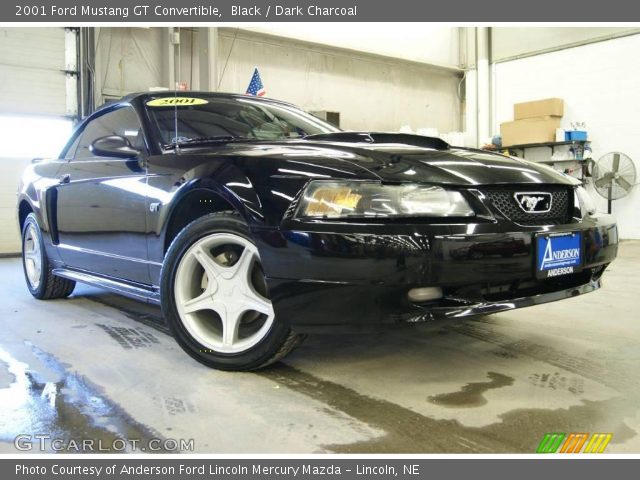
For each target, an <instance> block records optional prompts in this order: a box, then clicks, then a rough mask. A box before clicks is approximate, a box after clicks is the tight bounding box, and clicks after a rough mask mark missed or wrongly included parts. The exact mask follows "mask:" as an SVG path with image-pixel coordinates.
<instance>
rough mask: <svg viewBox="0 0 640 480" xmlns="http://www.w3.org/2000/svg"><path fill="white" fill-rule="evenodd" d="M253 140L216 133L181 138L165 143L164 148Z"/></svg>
mask: <svg viewBox="0 0 640 480" xmlns="http://www.w3.org/2000/svg"><path fill="white" fill-rule="evenodd" d="M247 140H253V139H252V138H247V137H238V136H235V135H217V136H212V137H198V138H189V139H187V140H181V141H179V142H173V143H170V144H168V145H165V148H170V149H174V148H180V147H186V146H189V145H201V144H205V143H229V142H238V141H242V142H244V141H247Z"/></svg>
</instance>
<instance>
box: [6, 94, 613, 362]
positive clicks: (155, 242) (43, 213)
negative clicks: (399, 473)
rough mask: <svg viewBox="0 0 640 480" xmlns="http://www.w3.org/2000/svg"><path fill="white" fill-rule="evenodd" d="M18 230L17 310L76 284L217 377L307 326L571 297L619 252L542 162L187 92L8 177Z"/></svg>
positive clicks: (112, 115) (273, 353)
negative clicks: (146, 316)
mask: <svg viewBox="0 0 640 480" xmlns="http://www.w3.org/2000/svg"><path fill="white" fill-rule="evenodd" d="M18 216H19V221H20V226H21V228H22V243H23V262H24V272H25V278H26V280H27V286H28V287H29V290H30V291H31V293H32V294H33V296H34V297H36V298H40V299H50V298H60V297H65V296H68V295H69V294H70V293H71V292H72V291H73V288H74V285H75V282H86V283H89V284H93V285H97V286H100V287H104V288H108V289H111V290H113V291H116V292H119V293H122V294H124V295H128V296H130V297H134V298H138V299H143V300H146V301H148V302H153V303H157V304H161V305H162V310H163V314H164V317H165V319H166V321H167V323H168V324H169V326H170V327H171V330H172V331H173V333H174V335H175V338H176V340H177V341H178V343H179V344H180V345H181V346H182V348H184V350H185V351H186V352H187V353H188V354H189V355H191V356H192V357H194V358H195V359H197V360H198V361H200V362H202V363H204V364H206V365H209V366H212V367H215V368H220V369H227V370H245V369H254V368H258V367H261V366H264V365H266V364H269V363H271V362H273V361H275V360H277V359H279V358H281V357H282V356H284V355H285V354H287V353H288V352H289V351H290V350H291V349H292V348H294V347H295V346H296V345H297V344H298V343H299V341H300V339H301V338H302V335H303V334H304V333H308V332H309V331H313V330H314V329H318V328H319V327H324V328H327V327H328V328H331V326H333V325H344V324H352V325H357V326H366V325H372V324H379V323H385V322H388V323H398V322H419V321H431V320H434V319H446V318H459V317H464V316H468V315H478V314H488V313H493V312H498V311H501V310H507V309H512V308H518V307H525V306H530V305H535V304H539V303H543V302H550V301H554V300H560V299H563V298H567V297H572V296H575V295H579V294H582V293H586V292H590V291H592V290H595V289H597V288H598V287H599V286H600V277H601V275H602V273H603V271H604V270H605V268H606V267H607V265H608V264H609V263H610V262H611V261H612V260H613V259H614V258H615V256H616V252H617V244H618V237H617V230H616V224H615V221H614V219H613V218H612V217H611V216H609V215H602V214H598V213H596V212H595V208H593V207H592V203H591V200H590V199H589V197H588V195H587V193H586V191H585V190H584V188H583V187H581V186H580V185H578V184H576V181H575V180H573V179H571V178H570V177H568V176H565V175H563V174H560V173H558V172H556V171H554V170H553V169H551V168H549V167H546V166H542V165H540V164H535V163H531V162H527V161H524V160H520V159H515V158H510V157H506V156H502V155H498V154H493V153H487V152H484V151H480V150H472V149H463V148H454V147H451V146H449V145H448V144H447V143H445V142H444V141H442V140H440V139H437V138H429V137H422V136H414V135H405V134H390V133H358V132H343V131H340V130H338V129H337V128H335V127H333V126H332V125H329V124H327V123H325V122H323V121H321V120H319V119H317V118H315V117H313V116H311V115H309V114H307V113H305V112H303V111H302V110H300V109H298V108H297V107H295V106H292V105H290V104H287V103H283V102H279V101H274V100H267V99H260V98H255V97H248V96H244V95H230V94H217V93H204V92H188V93H187V92H180V93H141V94H135V95H131V96H128V97H126V98H123V99H122V100H121V101H118V102H117V103H114V104H109V105H106V106H104V107H102V108H101V109H100V110H98V111H97V112H95V113H94V114H93V115H91V116H90V117H89V118H88V119H86V120H85V121H84V122H83V123H82V124H80V125H79V127H78V128H77V129H76V131H75V133H74V134H73V136H72V138H71V139H70V140H69V142H68V144H67V146H66V147H65V148H64V150H63V152H62V153H61V155H60V158H57V159H53V160H48V161H41V162H36V163H34V164H33V165H32V166H31V167H30V168H29V169H28V170H27V171H26V173H25V174H24V178H23V181H22V184H21V186H20V190H19V193H18Z"/></svg>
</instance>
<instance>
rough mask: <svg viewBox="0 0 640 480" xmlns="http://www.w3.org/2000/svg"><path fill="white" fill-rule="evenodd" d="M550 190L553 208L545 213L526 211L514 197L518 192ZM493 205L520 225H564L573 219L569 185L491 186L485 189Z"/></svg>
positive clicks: (485, 193)
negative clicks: (529, 187) (528, 187)
mask: <svg viewBox="0 0 640 480" xmlns="http://www.w3.org/2000/svg"><path fill="white" fill-rule="evenodd" d="M527 191H531V192H534V191H535V192H548V193H550V194H551V197H552V200H551V210H549V211H548V212H545V213H529V212H525V211H524V210H523V209H522V208H520V205H518V202H517V201H516V199H515V198H514V194H515V193H516V192H527ZM482 193H483V194H484V195H486V196H487V198H488V199H489V201H490V202H491V204H492V205H493V207H494V208H495V209H496V210H498V212H500V213H501V214H502V215H503V216H504V217H506V218H508V219H509V220H511V221H513V222H515V223H518V224H520V225H531V226H539V225H562V224H565V223H569V222H570V221H571V217H572V215H571V212H572V210H573V195H571V190H570V188H568V187H562V186H558V187H538V188H535V190H533V189H522V188H509V189H507V188H491V189H486V190H483V191H482Z"/></svg>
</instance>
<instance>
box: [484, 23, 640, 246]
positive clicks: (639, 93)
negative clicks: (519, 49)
mask: <svg viewBox="0 0 640 480" xmlns="http://www.w3.org/2000/svg"><path fill="white" fill-rule="evenodd" d="M638 51H640V35H632V36H627V37H623V38H617V39H614V40H608V41H604V42H599V43H593V44H589V45H585V46H581V47H575V48H569V49H565V50H560V51H556V52H552V53H547V54H543V55H536V56H532V57H528V58H523V59H519V60H514V61H509V62H504V63H497V64H495V65H494V69H495V72H494V74H495V75H494V81H495V89H494V102H495V120H496V121H495V124H494V125H493V127H494V129H495V131H496V132H497V131H499V125H500V123H501V122H504V121H508V120H512V119H513V104H514V103H516V102H523V101H527V100H535V99H540V98H548V97H561V98H564V100H565V116H564V118H563V127H565V128H569V127H570V126H571V122H572V121H584V122H586V123H587V127H588V129H589V137H590V140H592V144H591V146H592V148H593V158H594V159H598V158H599V157H600V156H602V155H604V154H605V153H607V152H610V151H621V152H624V153H626V154H627V155H629V156H630V157H631V158H632V159H634V161H635V165H636V169H637V170H638V171H639V172H640V143H639V142H638V106H639V105H640V88H639V85H640V61H638V59H637V58H638V57H637V56H638ZM622 59H626V61H623V60H622ZM546 155H548V153H547V154H546ZM530 158H532V157H530ZM594 198H596V200H597V201H598V204H599V209H600V210H601V211H606V200H605V199H603V198H602V197H600V196H599V195H597V194H595V193H594ZM638 205H640V187H638V186H636V188H634V190H632V192H631V194H630V195H628V196H627V197H625V198H623V199H621V200H617V201H614V202H613V213H614V214H615V215H616V217H617V218H618V221H619V226H620V234H621V237H622V238H640V215H638Z"/></svg>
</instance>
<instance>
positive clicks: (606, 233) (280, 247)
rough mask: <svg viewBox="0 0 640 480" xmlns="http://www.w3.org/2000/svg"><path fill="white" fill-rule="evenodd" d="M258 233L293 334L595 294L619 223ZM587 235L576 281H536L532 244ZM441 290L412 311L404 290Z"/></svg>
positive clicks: (279, 311)
mask: <svg viewBox="0 0 640 480" xmlns="http://www.w3.org/2000/svg"><path fill="white" fill-rule="evenodd" d="M301 227H302V226H301V225H299V226H297V228H296V229H290V230H282V231H277V232H275V231H263V232H261V233H259V234H258V246H259V249H260V253H261V257H262V263H263V266H264V269H265V272H266V273H267V275H268V287H269V291H270V294H271V298H272V301H273V305H274V310H275V313H276V315H277V316H278V317H279V318H281V319H283V320H284V321H286V322H288V323H289V324H291V325H293V326H330V325H342V324H350V325H371V324H380V323H402V322H423V321H430V320H436V319H447V318H460V317H465V316H470V315H482V314H489V313H495V312H499V311H503V310H509V309H513V308H520V307H527V306H532V305H538V304H541V303H546V302H552V301H556V300H561V299H564V298H568V297H573V296H576V295H580V294H583V293H588V292H591V291H593V290H596V289H598V288H599V287H600V285H601V283H600V282H601V280H600V277H601V275H602V273H603V272H604V269H605V268H606V266H607V265H608V264H609V263H611V261H613V259H614V258H615V257H616V254H617V247H618V235H617V228H616V224H615V220H614V219H613V217H611V216H609V215H596V216H593V217H588V218H585V219H584V220H583V221H581V222H576V223H571V224H567V225H559V226H552V227H521V226H516V225H514V224H510V223H509V224H501V223H495V222H492V223H472V224H456V225H450V224H440V225H438V224H417V225H416V224H413V225H400V224H384V225H382V224H327V223H324V224H308V225H305V226H304V227H303V228H301ZM561 232H581V234H582V242H583V244H582V252H583V258H582V265H581V269H580V270H579V271H578V272H576V273H573V274H569V275H563V276H559V277H554V278H550V279H544V280H540V279H537V278H536V276H535V241H534V240H535V235H536V234H538V233H561ZM431 286H437V287H440V288H441V289H442V291H443V298H441V299H439V300H436V301H431V302H426V303H415V302H411V301H410V300H409V298H408V295H407V294H408V291H409V290H410V289H412V288H420V287H431Z"/></svg>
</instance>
